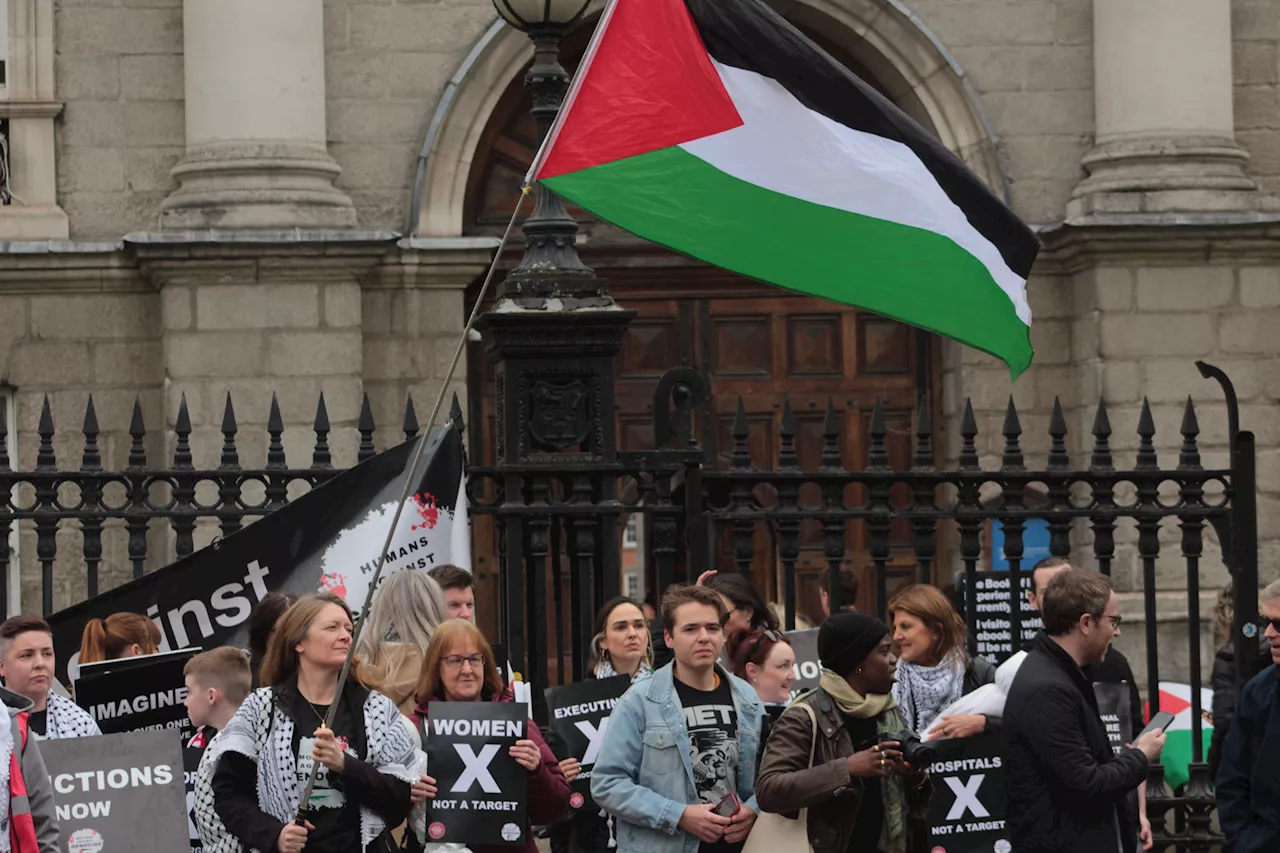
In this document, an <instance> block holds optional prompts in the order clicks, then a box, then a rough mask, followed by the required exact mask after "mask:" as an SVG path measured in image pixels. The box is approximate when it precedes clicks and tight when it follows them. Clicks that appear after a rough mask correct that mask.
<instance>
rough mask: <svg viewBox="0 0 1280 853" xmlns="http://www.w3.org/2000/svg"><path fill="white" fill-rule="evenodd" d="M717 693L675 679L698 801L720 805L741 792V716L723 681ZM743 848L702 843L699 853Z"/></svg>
mask: <svg viewBox="0 0 1280 853" xmlns="http://www.w3.org/2000/svg"><path fill="white" fill-rule="evenodd" d="M718 681H719V683H718V684H717V685H716V687H715V689H714V690H697V689H695V688H693V687H690V686H689V685H687V684H685V683H684V682H682V681H681V680H680V679H678V678H677V679H675V685H676V693H677V695H679V697H680V704H681V705H682V706H683V708H684V722H685V726H686V727H687V728H688V730H689V745H690V759H691V760H692V762H693V783H694V788H695V790H696V791H697V792H698V799H699V800H700V801H702V802H704V803H708V804H710V805H713V806H714V805H717V804H718V803H719V802H720V801H721V800H723V799H724V798H725V797H726V796H728V795H729V794H731V793H732V794H736V793H737V791H738V713H737V711H736V710H735V709H734V707H733V692H732V690H730V688H729V682H728V680H727V679H725V678H724V677H722V676H720V677H718ZM741 849H742V844H741V843H739V844H730V843H728V842H727V841H724V840H721V841H718V842H716V843H714V844H708V843H707V842H705V841H704V842H702V843H701V844H700V845H699V847H698V850H699V853H738V851H740V850H741Z"/></svg>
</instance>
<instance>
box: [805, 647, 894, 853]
mask: <svg viewBox="0 0 1280 853" xmlns="http://www.w3.org/2000/svg"><path fill="white" fill-rule="evenodd" d="M818 684H819V686H820V687H821V688H822V689H823V690H825V691H826V693H827V695H828V696H830V697H831V700H832V701H833V702H835V703H836V708H838V709H839V710H840V713H841V714H844V715H845V716H846V717H853V718H854V719H858V720H866V719H873V718H874V719H875V721H876V733H877V734H882V735H883V734H888V733H891V732H900V731H902V728H903V724H902V715H901V714H899V713H898V703H897V702H896V701H895V700H894V698H893V696H892V695H881V694H876V693H872V694H869V695H867V696H863V695H862V694H861V693H859V692H858V691H856V690H854V689H853V688H852V687H850V686H849V682H847V681H845V680H844V678H842V677H841V676H839V675H837V674H836V673H835V672H834V671H832V670H830V669H823V670H822V677H821V679H820V680H819V682H818ZM855 746H856V745H855ZM880 781H881V782H882V783H883V796H884V823H883V824H882V825H881V829H880V853H906V849H907V786H906V784H905V783H904V782H903V781H902V777H901V776H893V775H890V776H886V777H884V778H883V779H881V780H880Z"/></svg>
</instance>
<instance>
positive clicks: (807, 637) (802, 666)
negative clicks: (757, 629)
mask: <svg viewBox="0 0 1280 853" xmlns="http://www.w3.org/2000/svg"><path fill="white" fill-rule="evenodd" d="M787 639H788V640H790V641H791V650H792V651H793V652H795V654H796V667H795V669H796V680H795V683H794V684H792V685H791V698H792V699H794V698H796V697H797V696H799V695H800V694H801V693H806V692H808V691H810V690H813V689H815V688H816V687H817V686H818V680H819V679H820V678H821V677H822V664H821V663H819V662H818V629H817V628H809V629H807V630H804V631H788V632H787Z"/></svg>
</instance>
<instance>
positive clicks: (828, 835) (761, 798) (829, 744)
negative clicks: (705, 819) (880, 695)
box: [756, 689, 931, 853]
mask: <svg viewBox="0 0 1280 853" xmlns="http://www.w3.org/2000/svg"><path fill="white" fill-rule="evenodd" d="M799 701H800V702H805V703H807V704H808V705H809V706H810V707H811V708H813V710H814V713H815V714H816V715H817V720H818V742H817V744H816V745H815V746H814V750H813V766H812V767H809V766H808V761H809V742H810V740H811V739H812V734H813V724H812V723H811V722H810V720H809V715H808V714H807V713H805V711H804V710H803V709H801V708H797V707H791V708H788V709H787V710H786V712H784V713H783V715H782V717H781V718H779V720H778V722H776V723H774V726H773V731H772V732H771V733H770V734H769V743H768V745H767V746H766V747H765V750H764V761H763V763H762V764H761V766H760V773H759V774H758V775H757V776H756V800H757V802H758V803H759V804H760V809H761V810H762V811H766V812H773V813H775V814H783V815H786V816H788V817H792V818H794V817H796V815H797V814H798V813H799V811H800V809H802V808H806V807H807V808H808V809H809V843H810V844H812V845H813V850H814V853H845V850H846V849H847V848H848V846H849V836H850V835H851V834H852V833H853V825H854V822H855V821H856V820H857V819H858V804H859V803H860V801H861V800H862V785H863V782H864V780H863V779H857V778H853V777H850V776H849V771H848V768H847V765H846V759H847V758H848V757H849V756H850V755H852V754H853V742H852V740H851V739H850V737H849V732H848V731H847V730H846V729H845V727H844V720H843V719H842V718H841V716H840V712H839V711H838V710H836V706H835V703H834V702H833V701H832V700H831V697H830V696H828V695H827V694H826V692H825V691H823V690H822V689H818V690H815V691H813V692H812V693H810V694H809V695H808V696H807V697H804V698H802V699H800V700H799ZM930 791H931V789H930V786H929V783H928V782H925V784H924V785H922V786H921V787H920V788H918V789H916V790H914V791H909V792H908V794H907V805H908V812H909V816H908V818H907V853H924V851H927V850H928V849H929V846H928V845H929V826H928V822H927V820H926V819H924V818H923V817H922V816H923V815H925V814H927V811H928V803H929V795H930Z"/></svg>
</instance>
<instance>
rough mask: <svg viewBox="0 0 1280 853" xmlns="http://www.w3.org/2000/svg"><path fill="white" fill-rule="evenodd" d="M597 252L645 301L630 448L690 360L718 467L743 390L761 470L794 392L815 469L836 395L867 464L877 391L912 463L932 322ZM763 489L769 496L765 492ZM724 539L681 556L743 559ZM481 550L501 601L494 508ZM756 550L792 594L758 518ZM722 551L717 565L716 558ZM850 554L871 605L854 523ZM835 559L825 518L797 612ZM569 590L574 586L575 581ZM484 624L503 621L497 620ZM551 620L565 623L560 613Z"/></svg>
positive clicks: (816, 611)
mask: <svg viewBox="0 0 1280 853" xmlns="http://www.w3.org/2000/svg"><path fill="white" fill-rule="evenodd" d="M589 262H590V261H589ZM595 265H596V266H597V269H598V271H599V272H600V274H601V276H602V277H604V278H606V279H607V280H608V281H609V286H610V290H611V292H612V293H613V295H614V297H615V299H617V301H618V302H619V303H620V304H622V305H623V306H624V307H626V308H629V309H632V310H634V311H636V312H637V316H636V318H635V319H634V320H633V321H632V322H631V324H630V326H629V327H628V329H627V333H626V336H625V338H624V341H623V345H622V350H621V352H620V354H619V356H618V358H617V361H616V371H615V376H616V395H617V434H618V443H619V448H620V449H621V450H645V449H650V448H652V447H653V444H654V440H653V394H654V389H655V386H656V384H657V382H658V379H659V378H660V377H661V376H662V375H663V373H665V372H666V371H667V370H669V369H670V368H672V367H676V366H688V367H693V368H695V369H697V370H698V371H700V372H701V373H702V374H703V375H704V376H705V377H707V379H708V381H709V386H710V401H709V404H708V405H707V406H705V407H704V408H703V410H702V411H701V412H699V414H698V415H697V417H696V423H695V425H694V426H695V431H696V435H697V436H698V439H699V442H700V444H701V445H702V446H703V448H704V449H705V450H706V451H707V453H708V455H709V458H713V459H714V462H713V463H712V464H714V465H715V466H716V467H717V468H728V467H729V454H730V451H731V449H732V447H733V438H732V426H733V420H734V417H735V414H736V411H737V406H738V400H739V399H741V400H742V403H743V406H744V409H745V412H746V416H747V421H748V424H749V427H750V436H749V438H748V441H747V443H748V446H749V448H750V452H751V459H752V463H753V465H755V466H756V467H757V468H758V469H760V470H771V469H773V468H776V467H777V464H778V450H779V435H778V433H779V428H780V426H781V418H782V411H783V402H784V399H789V400H790V403H791V407H792V411H793V413H794V415H795V421H796V426H797V431H798V433H797V436H796V448H797V451H798V454H799V456H800V461H801V467H802V469H804V470H807V471H816V470H817V468H818V466H819V461H820V454H821V450H822V446H823V425H824V420H825V415H826V408H827V400H828V398H830V399H831V400H832V401H833V402H834V405H835V409H836V412H837V414H838V416H839V418H840V425H841V451H842V454H843V459H844V466H845V467H846V468H850V469H859V468H861V467H862V466H863V465H864V464H865V462H866V456H867V444H868V439H867V428H868V425H869V419H870V415H871V411H872V409H873V407H874V406H875V402H876V399H877V398H880V399H881V400H882V401H883V403H884V406H885V411H886V415H887V420H888V428H889V436H888V438H887V447H888V451H889V456H890V461H891V463H892V464H893V467H895V468H907V467H909V466H910V461H911V428H912V418H913V412H914V410H915V408H916V406H917V404H918V403H919V402H920V401H924V403H925V405H929V404H930V398H931V394H930V386H931V382H930V377H931V374H932V369H931V361H932V359H931V357H930V352H929V343H930V342H929V337H928V335H927V334H926V333H923V332H919V331H918V330H915V329H912V328H910V327H907V326H904V325H902V324H900V323H897V322H894V321H892V320H887V319H884V318H881V317H877V316H875V315H871V314H866V313H863V312H859V311H856V310H854V309H852V308H849V307H847V306H843V305H837V304H834V303H830V302H826V301H823V300H818V299H813V298H809V297H804V296H798V295H793V294H790V293H788V292H787V291H783V290H779V289H777V288H772V287H768V286H765V285H761V284H759V283H756V282H752V281H749V280H745V279H742V278H740V277H737V276H734V275H733V274H731V273H727V272H725V271H721V270H714V269H708V268H705V267H693V266H687V267H674V268H662V269H652V268H634V267H621V268H612V269H610V268H607V267H606V268H601V267H600V266H599V265H598V262H597V263H596V264H595ZM473 347H474V350H473V352H472V354H471V358H470V361H469V370H470V373H469V383H470V386H471V387H470V393H471V400H472V404H471V411H472V420H471V422H472V423H475V418H476V417H477V416H478V417H479V418H480V422H481V424H483V425H484V427H483V432H484V433H485V434H487V435H488V436H492V435H493V434H494V433H493V425H494V418H495V414H496V412H495V406H494V384H493V375H492V369H491V367H490V365H489V364H488V363H487V360H486V359H485V357H484V354H483V351H482V349H481V347H480V346H479V345H478V344H476V345H473ZM493 451H494V448H493V443H492V441H491V440H485V441H481V442H479V443H476V442H473V443H472V453H473V454H477V453H478V454H480V456H481V457H482V458H483V462H482V464H492V462H493ZM476 461H477V462H480V461H481V460H480V459H476ZM819 497H820V496H819V494H818V492H817V489H816V487H808V488H807V489H806V490H805V491H804V492H802V494H801V502H802V504H817V503H818V502H819ZM762 498H763V499H764V500H768V499H769V498H768V496H767V495H764V496H762ZM848 498H849V499H850V500H856V499H858V496H857V495H854V494H852V493H851V494H850V495H849V496H848ZM634 533H635V534H636V539H638V542H639V543H640V547H639V548H633V549H631V552H630V553H624V555H623V560H622V563H623V566H624V572H625V571H628V569H627V568H626V567H627V566H633V567H634V569H633V570H632V571H634V572H635V573H636V576H637V577H638V578H639V586H640V589H641V591H642V592H643V593H644V594H645V595H646V597H647V598H648V599H649V600H651V601H653V600H655V598H656V595H657V594H658V592H659V591H658V590H657V589H656V585H657V584H656V581H657V579H656V572H655V570H654V567H653V566H652V565H651V564H650V562H649V561H647V560H646V556H645V553H644V547H643V543H644V542H645V541H647V540H648V537H647V535H646V531H645V530H644V527H643V522H642V523H641V526H640V528H639V529H638V530H634ZM715 538H716V541H717V542H718V547H717V548H715V549H714V551H715V553H714V554H711V555H693V554H689V555H687V557H685V560H687V562H684V563H682V568H687V570H689V571H692V573H693V575H695V576H696V574H697V573H698V572H699V571H702V570H703V569H706V568H718V569H720V570H722V571H735V570H736V567H737V564H736V562H735V561H734V559H733V547H732V536H731V534H730V532H729V531H715ZM624 539H625V537H624ZM894 539H895V541H898V542H901V543H902V546H903V547H902V548H895V549H894V558H893V559H892V560H891V573H890V585H891V588H892V587H893V586H896V585H898V584H899V583H902V582H906V581H907V580H908V579H909V578H910V577H911V573H912V570H913V561H912V558H911V555H910V548H909V542H910V540H909V530H908V529H907V528H906V527H905V525H902V529H901V530H898V529H895V536H894ZM624 547H626V546H625V544H624ZM475 549H476V569H477V579H478V581H479V582H480V587H479V589H478V595H479V597H480V598H481V599H488V600H490V601H492V602H493V605H494V606H492V607H482V609H481V611H482V612H484V611H486V610H487V611H489V612H490V613H496V612H497V595H498V584H497V562H496V558H495V557H496V553H497V550H496V542H495V540H494V535H493V530H492V527H491V525H490V524H489V523H487V520H482V519H477V524H476V542H475ZM681 553H682V557H684V555H685V554H687V552H686V551H685V549H681ZM754 554H755V555H754V560H753V562H752V566H751V569H752V579H753V581H754V583H755V585H756V587H757V588H758V589H759V590H760V592H761V593H763V594H764V595H765V596H766V597H767V598H768V599H770V600H773V601H779V602H781V601H782V600H783V596H784V594H785V591H784V589H783V588H782V571H781V565H780V563H779V561H778V558H777V549H776V541H775V538H774V535H773V532H772V531H770V530H766V529H763V528H760V529H757V531H756V534H755V549H754ZM712 561H714V562H715V565H714V566H712V565H709V563H711V562H712ZM844 562H845V564H846V565H850V566H852V567H854V568H855V569H856V570H858V572H859V573H860V575H861V577H860V580H861V583H860V591H859V604H860V606H862V607H870V605H871V602H872V598H873V596H874V583H873V579H872V575H871V561H870V559H869V557H868V555H867V552H866V541H865V531H864V530H863V529H862V528H861V525H849V529H848V531H847V535H846V549H845V558H844ZM826 567H827V562H826V560H825V557H824V553H823V539H822V531H821V529H820V527H819V526H818V525H817V524H816V523H814V524H813V525H811V526H807V527H806V528H805V529H804V530H803V531H802V537H801V555H800V560H799V562H798V564H797V584H796V586H797V589H796V590H795V594H796V595H797V599H796V600H797V610H798V612H799V613H801V614H805V615H810V616H812V617H815V618H816V617H818V616H819V615H820V604H819V599H818V589H819V588H820V585H821V584H822V583H823V582H824V581H823V579H822V575H821V573H822V572H823V571H824V570H825V569H826ZM633 583H634V581H633ZM620 588H622V589H623V590H624V591H626V590H627V589H628V585H627V583H626V579H622V580H621V581H620ZM631 588H632V589H633V590H634V589H635V587H634V586H633V587H631ZM564 594H565V596H567V594H568V591H567V589H566V590H564ZM565 600H567V598H566V599H565ZM548 610H549V612H550V610H551V608H548ZM486 627H487V628H491V629H492V630H493V631H496V627H497V626H496V621H495V623H494V624H493V625H492V626H488V625H486ZM549 627H551V628H552V629H553V630H554V625H551V626H549ZM491 635H492V634H491Z"/></svg>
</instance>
